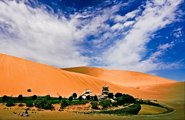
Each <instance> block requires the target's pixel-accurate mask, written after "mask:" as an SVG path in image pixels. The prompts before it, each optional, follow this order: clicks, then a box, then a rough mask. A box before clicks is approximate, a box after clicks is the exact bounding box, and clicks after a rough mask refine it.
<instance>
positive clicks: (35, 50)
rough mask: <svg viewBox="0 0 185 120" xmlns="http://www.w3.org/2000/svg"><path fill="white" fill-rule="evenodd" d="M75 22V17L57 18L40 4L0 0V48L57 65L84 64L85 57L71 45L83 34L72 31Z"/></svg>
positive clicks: (76, 47) (85, 61)
mask: <svg viewBox="0 0 185 120" xmlns="http://www.w3.org/2000/svg"><path fill="white" fill-rule="evenodd" d="M43 7H44V6H43ZM78 23H79V22H78V20H77V19H76V18H73V19H71V20H69V21H68V20H67V19H66V18H64V17H62V18H61V19H58V16H57V15H53V14H49V13H48V12H46V11H45V10H44V8H42V7H41V8H34V9H33V8H31V7H29V6H26V5H25V4H24V3H23V2H19V3H17V2H15V1H6V3H3V2H2V1H0V27H1V28H2V29H3V31H4V32H6V33H2V32H1V33H0V38H1V44H0V51H1V52H2V53H6V54H10V55H14V56H18V57H22V58H26V59H30V60H34V61H37V62H40V63H45V64H48V65H53V66H57V67H69V66H76V65H87V64H88V61H89V60H88V59H89V58H87V57H84V56H82V55H81V53H80V52H79V50H80V48H79V47H78V46H76V45H75V44H76V43H78V42H79V41H80V39H81V38H83V37H84V36H85V34H81V33H80V32H78V31H77V30H76V26H77V25H78Z"/></svg>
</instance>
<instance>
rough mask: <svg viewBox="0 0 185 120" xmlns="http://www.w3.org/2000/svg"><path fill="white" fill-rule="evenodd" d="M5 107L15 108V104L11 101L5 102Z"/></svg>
mask: <svg viewBox="0 0 185 120" xmlns="http://www.w3.org/2000/svg"><path fill="white" fill-rule="evenodd" d="M6 106H7V107H11V106H15V104H14V102H13V101H11V100H9V101H7V103H6Z"/></svg>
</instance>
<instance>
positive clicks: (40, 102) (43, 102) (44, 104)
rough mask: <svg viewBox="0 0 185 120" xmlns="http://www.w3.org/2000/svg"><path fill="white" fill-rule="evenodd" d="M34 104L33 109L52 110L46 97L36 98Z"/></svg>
mask: <svg viewBox="0 0 185 120" xmlns="http://www.w3.org/2000/svg"><path fill="white" fill-rule="evenodd" d="M34 103H35V107H37V108H42V109H52V108H53V106H52V104H51V102H50V101H49V99H48V97H44V98H37V99H36V100H35V102H34Z"/></svg>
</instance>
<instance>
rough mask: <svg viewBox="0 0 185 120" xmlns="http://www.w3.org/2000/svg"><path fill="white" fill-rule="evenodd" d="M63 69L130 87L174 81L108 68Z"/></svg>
mask: <svg viewBox="0 0 185 120" xmlns="http://www.w3.org/2000/svg"><path fill="white" fill-rule="evenodd" d="M63 70H66V71H70V72H77V73H82V74H86V75H89V76H94V77H97V78H99V79H102V80H106V81H109V82H112V83H114V84H118V85H123V86H132V87H137V86H143V85H152V84H162V83H174V82H176V81H173V80H169V79H165V78H161V77H158V76H154V75H149V74H145V73H141V72H134V71H124V70H108V69H102V68H93V67H75V68H64V69H63Z"/></svg>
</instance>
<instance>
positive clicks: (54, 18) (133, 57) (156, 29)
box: [0, 0, 185, 81]
mask: <svg viewBox="0 0 185 120" xmlns="http://www.w3.org/2000/svg"><path fill="white" fill-rule="evenodd" d="M184 25H185V3H184V0H164V1H162V0H143V1H139V0H123V1H120V0H10V1H9V0H0V52H1V53H4V54H9V55H13V56H17V57H21V58H25V59H28V60H32V61H35V62H39V63H44V64H47V65H51V66H54V67H57V68H65V67H77V66H90V67H100V68H107V69H120V70H130V71H139V72H144V73H149V74H153V75H157V76H161V77H165V78H168V79H173V80H176V81H185V52H184V51H185V28H184V27H185V26H184Z"/></svg>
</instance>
